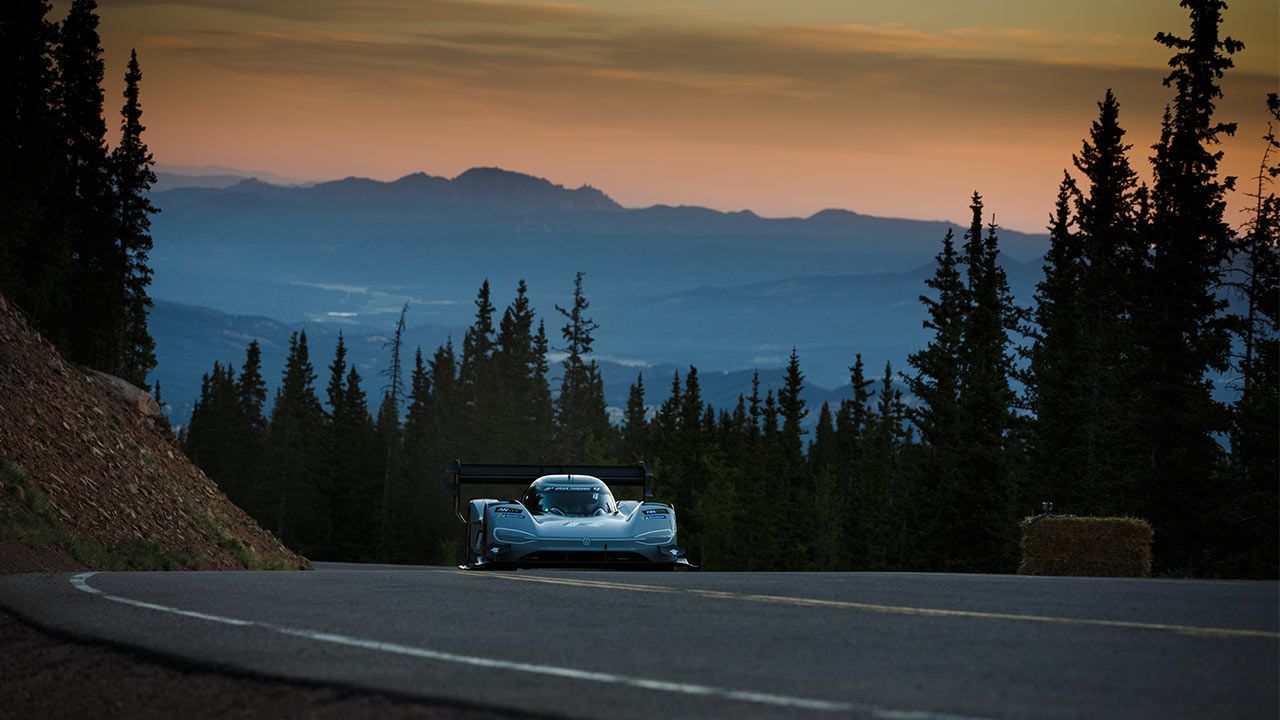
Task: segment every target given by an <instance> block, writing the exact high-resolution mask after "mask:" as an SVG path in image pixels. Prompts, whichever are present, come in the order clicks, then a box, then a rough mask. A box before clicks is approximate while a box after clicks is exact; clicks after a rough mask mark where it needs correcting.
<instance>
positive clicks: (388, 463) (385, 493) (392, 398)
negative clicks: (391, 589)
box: [377, 302, 409, 556]
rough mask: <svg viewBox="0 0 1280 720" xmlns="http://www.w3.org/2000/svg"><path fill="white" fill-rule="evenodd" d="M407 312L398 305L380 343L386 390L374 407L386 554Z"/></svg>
mask: <svg viewBox="0 0 1280 720" xmlns="http://www.w3.org/2000/svg"><path fill="white" fill-rule="evenodd" d="M408 313H409V303H408V302H406V303H405V304H404V307H402V308H400V317H399V318H398V319H397V320H396V330H395V333H394V334H393V335H392V337H391V340H390V342H388V343H387V344H386V345H384V347H385V348H386V349H388V350H390V351H391V353H390V354H391V358H390V362H389V363H388V364H387V369H386V372H385V375H386V376H387V386H386V392H385V393H384V398H383V403H382V405H381V406H379V408H378V422H377V425H378V438H379V440H380V441H381V442H382V445H381V446H380V447H381V450H382V493H381V495H382V497H381V502H379V504H378V522H379V525H380V527H381V528H382V533H383V541H382V555H384V556H385V555H386V548H387V538H386V533H387V530H388V524H389V515H390V512H391V484H392V478H393V475H394V474H395V466H396V464H397V460H398V453H399V449H400V404H401V403H402V402H403V400H404V377H403V372H404V371H403V368H402V367H401V364H400V351H401V349H402V348H403V346H404V321H405V315H407V314H408Z"/></svg>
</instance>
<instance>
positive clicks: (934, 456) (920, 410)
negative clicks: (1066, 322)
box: [905, 218, 981, 569]
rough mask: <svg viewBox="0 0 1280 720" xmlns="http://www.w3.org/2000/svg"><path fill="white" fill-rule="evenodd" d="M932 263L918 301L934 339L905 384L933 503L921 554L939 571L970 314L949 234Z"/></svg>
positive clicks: (957, 445)
mask: <svg viewBox="0 0 1280 720" xmlns="http://www.w3.org/2000/svg"><path fill="white" fill-rule="evenodd" d="M979 231H981V225H980V218H979ZM935 261H936V263H937V268H936V269H935V270H934V274H933V277H931V278H929V279H928V280H926V281H925V285H926V286H927V287H928V288H929V289H930V290H931V291H933V293H934V294H935V296H934V297H930V296H928V295H921V296H920V302H921V303H922V304H923V305H924V306H925V310H926V312H927V313H928V317H927V318H926V319H925V321H924V327H925V329H926V330H930V331H932V333H933V337H932V338H931V339H930V341H929V343H928V344H927V345H926V346H925V347H924V349H922V350H919V351H917V352H915V353H912V354H911V355H910V357H909V358H908V360H907V362H908V364H910V365H911V367H912V369H913V370H914V374H913V375H911V376H909V377H906V378H905V380H906V383H907V388H908V389H909V390H910V391H911V394H912V395H914V396H915V397H916V398H917V401H918V404H917V405H916V407H915V408H913V410H912V413H911V420H912V422H913V424H914V425H915V426H916V428H918V429H919V431H920V440H921V442H922V443H923V445H924V451H925V457H924V459H923V462H922V463H921V465H920V485H921V487H922V488H923V491H924V492H925V493H926V494H927V495H930V496H932V497H933V498H934V499H935V500H934V502H933V503H932V504H931V505H930V507H929V508H928V511H927V512H926V513H924V515H923V516H922V518H921V528H920V529H921V532H920V537H921V543H922V545H923V548H922V552H923V554H924V555H925V557H926V558H927V560H926V564H927V565H928V566H929V567H931V568H934V569H941V568H943V567H945V566H946V555H947V554H948V552H949V550H948V548H949V547H950V540H949V527H948V524H949V521H950V518H952V517H953V514H954V512H955V511H954V509H953V508H950V507H948V505H947V502H948V497H949V495H950V494H951V493H953V492H954V489H955V487H956V485H957V484H958V483H959V482H960V475H959V472H958V468H959V462H960V451H961V438H960V433H961V427H960V425H961V418H960V406H959V404H960V382H961V373H962V370H963V358H962V353H963V348H962V344H963V341H964V331H965V322H966V318H967V317H968V313H969V292H968V288H967V287H966V286H965V284H964V281H963V278H962V277H961V274H960V267H959V263H960V261H959V257H958V255H957V253H956V249H955V240H954V235H953V234H952V232H951V231H950V230H948V231H947V234H946V236H944V237H943V239H942V250H941V251H940V252H939V253H938V255H937V256H936V259H935Z"/></svg>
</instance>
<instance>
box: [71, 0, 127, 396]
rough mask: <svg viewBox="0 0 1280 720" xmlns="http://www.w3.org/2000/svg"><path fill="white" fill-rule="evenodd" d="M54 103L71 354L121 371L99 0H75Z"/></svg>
mask: <svg viewBox="0 0 1280 720" xmlns="http://www.w3.org/2000/svg"><path fill="white" fill-rule="evenodd" d="M55 58H56V60H57V67H58V79H57V85H56V86H55V102H56V104H57V107H58V109H59V110H60V113H61V123H60V126H59V128H60V131H61V135H62V138H63V142H65V144H66V179H67V185H66V187H65V192H66V193H67V194H66V196H65V198H66V202H67V206H66V215H65V221H66V228H67V233H68V236H69V238H70V247H71V253H72V254H71V258H72V268H73V275H72V278H71V282H72V283H74V285H73V286H74V287H75V288H76V297H77V299H78V301H79V302H78V303H77V311H76V312H75V313H74V314H73V315H72V316H71V318H70V319H71V322H70V336H71V337H70V345H69V354H70V356H71V358H72V359H73V360H75V361H77V362H81V363H84V364H86V365H89V366H91V367H94V368H99V369H102V370H104V371H106V372H109V373H114V374H118V373H120V367H121V365H122V363H121V349H122V344H121V343H120V342H119V338H120V337H121V336H122V333H123V332H124V328H125V318H124V309H125V307H126V303H125V281H124V280H125V277H126V276H127V274H128V257H127V256H126V254H125V253H124V252H123V250H122V249H121V248H120V246H119V243H118V242H117V241H116V229H115V213H116V205H117V203H116V199H115V197H114V192H113V188H112V178H111V163H110V159H109V156H108V153H107V144H106V134H107V126H106V122H105V121H104V120H103V112H102V111H103V93H102V79H103V72H104V69H103V62H102V43H101V40H100V38H99V36H98V15H97V3H96V2H94V0H73V1H72V3H71V9H70V10H69V12H68V13H67V17H66V19H65V20H64V21H63V22H62V26H61V32H60V35H59V43H58V46H57V50H56V52H55Z"/></svg>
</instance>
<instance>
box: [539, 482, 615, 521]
mask: <svg viewBox="0 0 1280 720" xmlns="http://www.w3.org/2000/svg"><path fill="white" fill-rule="evenodd" d="M520 502H521V503H523V504H524V506H525V508H526V509H528V510H529V514H530V515H561V516H564V517H591V516H593V515H610V514H612V513H614V512H617V510H618V506H617V503H615V502H614V500H613V493H611V492H609V487H608V486H607V485H605V484H604V483H602V482H600V481H599V480H597V479H596V478H593V477H574V476H572V475H570V476H565V475H551V476H548V477H543V478H538V479H537V480H535V481H534V482H533V484H532V485H530V486H529V489H528V490H527V491H526V492H525V494H524V497H523V498H521V499H520Z"/></svg>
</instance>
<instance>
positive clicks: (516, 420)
mask: <svg viewBox="0 0 1280 720" xmlns="http://www.w3.org/2000/svg"><path fill="white" fill-rule="evenodd" d="M527 293H528V287H527V286H526V285H525V282H524V281H523V280H521V281H520V283H519V285H518V286H517V287H516V297H515V300H513V301H512V302H511V305H510V306H508V307H507V309H506V311H504V312H503V314H502V322H501V323H500V324H499V326H498V340H497V348H496V349H495V351H494V354H493V370H494V372H493V379H492V382H493V383H495V386H494V388H493V391H494V392H493V394H494V397H495V398H496V404H495V405H494V406H493V407H491V408H489V410H488V411H489V412H490V413H491V414H492V415H493V419H492V422H493V423H494V424H495V426H496V428H497V430H496V432H497V437H502V438H505V440H506V442H505V443H503V445H502V446H501V447H500V448H495V449H496V450H497V452H496V453H495V454H491V455H487V457H492V458H493V462H513V463H514V462H533V461H540V460H541V459H542V458H544V457H545V456H547V455H548V454H549V453H548V450H549V448H550V447H551V444H552V427H553V410H552V405H551V389H550V387H549V386H548V384H547V357H546V356H547V338H546V333H545V331H544V330H543V326H542V324H541V323H539V324H538V328H537V331H536V332H535V331H534V327H533V324H534V320H535V314H534V310H533V307H532V306H530V304H529V298H528V296H527Z"/></svg>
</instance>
